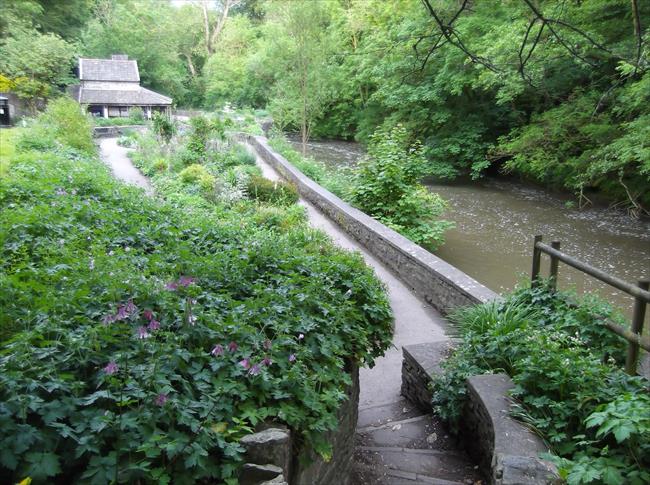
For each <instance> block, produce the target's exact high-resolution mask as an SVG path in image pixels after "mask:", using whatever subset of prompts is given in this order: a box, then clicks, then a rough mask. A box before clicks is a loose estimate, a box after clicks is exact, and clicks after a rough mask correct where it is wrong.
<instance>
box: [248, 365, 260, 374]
mask: <svg viewBox="0 0 650 485" xmlns="http://www.w3.org/2000/svg"><path fill="white" fill-rule="evenodd" d="M260 370H262V369H261V368H260V366H259V364H255V365H254V366H253V367H251V368H250V370H249V371H248V375H251V376H256V375H258V374H259V373H260Z"/></svg>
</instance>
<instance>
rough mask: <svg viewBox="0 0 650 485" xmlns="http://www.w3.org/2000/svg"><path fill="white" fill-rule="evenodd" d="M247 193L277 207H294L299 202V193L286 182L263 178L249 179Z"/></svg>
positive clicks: (253, 177) (254, 177)
mask: <svg viewBox="0 0 650 485" xmlns="http://www.w3.org/2000/svg"><path fill="white" fill-rule="evenodd" d="M246 193H247V194H248V196H249V197H251V198H253V199H255V200H258V201H260V202H268V203H269V204H276V205H285V206H287V205H292V204H295V203H296V202H298V198H299V197H298V191H297V190H296V188H295V187H294V186H293V185H291V184H288V183H286V182H281V181H273V180H269V179H267V178H264V177H261V176H252V177H250V178H249V179H248V184H247V186H246Z"/></svg>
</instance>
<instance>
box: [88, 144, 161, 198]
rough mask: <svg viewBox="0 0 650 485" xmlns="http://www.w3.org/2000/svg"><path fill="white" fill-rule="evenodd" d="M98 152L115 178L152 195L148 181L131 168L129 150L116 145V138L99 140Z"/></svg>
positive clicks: (151, 188) (135, 169)
mask: <svg viewBox="0 0 650 485" xmlns="http://www.w3.org/2000/svg"><path fill="white" fill-rule="evenodd" d="M99 150H100V154H101V157H102V160H103V161H104V163H106V165H108V166H109V167H111V171H112V172H113V175H114V176H115V178H117V179H120V180H122V181H123V182H125V183H127V184H131V185H137V186H138V187H142V188H143V189H144V191H145V192H146V194H147V195H153V187H152V185H151V183H150V182H149V180H148V179H147V178H146V177H145V176H144V175H142V174H141V173H140V171H139V170H138V169H137V168H135V167H134V166H133V163H131V160H130V159H129V157H128V156H127V153H128V152H129V150H130V149H129V148H124V147H122V146H120V145H118V144H117V138H100V140H99Z"/></svg>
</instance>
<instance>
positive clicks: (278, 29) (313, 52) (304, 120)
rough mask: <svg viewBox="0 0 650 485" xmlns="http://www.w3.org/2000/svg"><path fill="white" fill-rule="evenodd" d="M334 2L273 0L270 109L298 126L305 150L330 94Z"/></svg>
mask: <svg viewBox="0 0 650 485" xmlns="http://www.w3.org/2000/svg"><path fill="white" fill-rule="evenodd" d="M333 7H335V4H327V3H325V2H313V3H309V4H303V3H299V2H273V3H272V4H271V6H270V10H269V12H268V14H267V19H268V24H267V30H266V40H267V42H269V49H268V51H267V55H266V60H267V61H268V62H269V63H272V70H273V72H274V74H275V80H276V84H275V86H274V90H273V95H272V97H271V102H270V109H271V112H272V114H273V115H274V118H276V120H277V121H278V122H279V124H280V125H283V124H285V125H293V126H296V127H297V128H298V129H299V131H300V137H301V141H302V151H303V154H304V153H305V152H306V146H307V141H308V140H309V138H310V136H311V132H312V129H313V124H314V122H315V120H316V119H317V118H318V117H319V116H320V115H321V114H322V113H323V111H324V109H325V106H326V104H327V102H328V97H329V94H330V79H331V78H330V72H329V69H330V67H331V66H330V64H329V61H330V59H329V55H328V54H329V52H328V49H329V48H330V47H331V45H332V42H331V38H330V31H329V28H330V24H331V19H332V11H331V10H328V8H333ZM283 118H284V119H283Z"/></svg>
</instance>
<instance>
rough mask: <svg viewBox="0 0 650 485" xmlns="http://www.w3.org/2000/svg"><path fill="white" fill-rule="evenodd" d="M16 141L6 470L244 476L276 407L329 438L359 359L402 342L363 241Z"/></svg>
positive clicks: (100, 476)
mask: <svg viewBox="0 0 650 485" xmlns="http://www.w3.org/2000/svg"><path fill="white" fill-rule="evenodd" d="M3 141H4V138H3ZM3 151H4V150H3ZM10 156H11V162H10V166H9V169H8V172H7V173H8V174H9V176H8V177H3V178H2V179H0V204H1V205H2V207H3V210H2V211H0V234H2V235H3V241H2V246H0V268H1V271H2V278H0V307H1V308H2V309H3V311H2V312H0V329H1V330H2V332H3V333H2V334H1V338H2V341H1V344H0V345H1V348H0V430H1V431H0V446H1V449H0V476H2V477H3V479H4V480H5V481H6V482H7V483H16V482H18V481H20V480H22V479H24V478H25V477H31V478H32V479H34V480H35V481H36V482H41V483H77V482H83V483H86V482H89V483H108V482H121V483H178V484H186V483H204V482H205V483H207V482H217V483H222V482H224V481H225V482H227V483H231V484H232V483H235V482H236V479H235V477H236V476H237V472H238V467H239V466H240V465H241V459H242V456H241V453H242V448H241V447H240V445H239V443H238V440H239V438H240V437H241V436H242V435H244V434H246V433H248V432H250V430H251V429H253V428H254V427H255V426H257V425H258V424H259V423H260V422H262V421H264V420H266V419H276V420H279V421H281V422H283V423H285V424H287V425H288V426H290V427H291V428H292V429H293V430H294V432H295V433H296V435H297V436H300V437H301V439H302V440H304V442H305V443H308V444H310V445H312V446H313V448H314V449H315V450H317V451H318V452H320V453H322V454H324V455H326V454H327V453H328V451H330V450H329V449H328V444H327V443H326V442H325V441H324V439H323V435H324V433H325V432H326V431H327V430H330V429H332V428H333V427H334V426H336V413H337V410H338V409H339V407H340V405H341V402H342V401H343V400H344V399H345V396H344V393H343V389H344V388H345V386H346V385H348V384H349V377H348V376H347V375H346V374H345V373H343V372H341V368H342V366H343V364H344V362H345V361H346V360H347V359H352V360H354V361H355V362H357V363H358V364H360V365H364V364H367V365H372V364H373V362H374V359H375V358H376V357H377V356H379V355H381V354H382V353H383V351H384V350H385V349H386V348H387V347H388V345H389V344H390V337H391V318H390V309H389V306H388V301H387V299H386V296H385V293H384V291H383V288H382V286H381V284H380V283H379V282H378V281H377V280H376V279H375V277H374V275H373V273H372V271H371V270H369V269H368V268H367V267H365V265H364V263H363V260H362V259H361V257H360V256H358V255H355V254H350V253H346V252H343V251H340V250H337V249H336V248H334V247H332V246H331V244H329V243H328V242H327V241H326V239H325V238H324V237H323V236H322V235H321V236H317V235H315V234H314V233H310V232H307V231H306V230H302V229H294V228H292V224H293V222H288V220H287V222H282V221H280V220H278V221H277V224H276V221H273V222H271V223H269V224H268V226H274V227H270V229H269V228H267V227H261V226H260V224H259V223H258V221H259V220H260V219H257V220H256V219H255V217H254V214H255V212H254V211H255V204H252V203H250V202H248V203H246V202H245V203H244V204H243V207H242V208H241V209H240V206H239V205H238V206H236V207H234V208H228V207H225V206H224V207H216V206H214V205H213V204H211V203H209V202H208V201H207V200H206V199H205V198H204V197H200V196H195V195H193V194H192V190H195V186H193V185H189V184H183V183H182V181H181V177H180V175H179V174H176V173H164V174H159V175H156V177H155V181H156V184H157V189H158V188H159V187H162V188H163V190H162V193H163V194H164V195H165V198H167V199H168V200H169V199H171V200H172V201H173V204H172V203H169V202H165V201H160V200H155V199H150V198H147V197H143V195H142V192H141V191H140V190H138V189H136V188H132V187H128V186H125V185H123V184H120V183H117V182H115V181H114V180H113V179H112V178H111V177H110V175H109V171H108V169H107V168H106V167H105V166H104V165H103V164H102V163H101V162H100V161H99V160H98V159H97V158H95V157H92V156H89V155H88V154H86V153H85V152H81V151H79V150H76V149H72V148H70V147H69V146H68V145H62V146H60V147H58V148H56V149H52V150H49V151H47V152H35V151H32V152H24V151H23V152H20V153H16V154H13V155H10ZM158 156H159V155H158V154H156V153H154V154H152V156H151V157H150V158H147V159H146V162H147V163H152V162H151V161H150V160H155V159H156V157H158ZM138 160H145V159H144V158H143V157H140V158H138ZM202 168H203V167H202ZM192 171H194V172H197V173H198V175H196V174H195V175H196V177H195V176H194V175H191V174H192ZM192 171H189V172H186V173H187V174H190V175H191V176H190V179H194V180H196V179H200V177H201V176H202V175H203V174H204V172H202V171H201V170H198V169H196V168H193V169H192ZM274 209H275V210H278V211H284V209H280V208H274ZM295 210H296V211H298V209H295ZM282 214H289V213H288V212H282ZM260 217H262V216H260ZM282 217H284V216H282ZM262 218H263V217H262ZM296 218H297V216H296ZM271 219H273V217H271V216H268V217H266V220H268V221H271ZM278 226H284V227H286V231H278V230H277V229H278ZM290 357H291V358H290Z"/></svg>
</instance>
